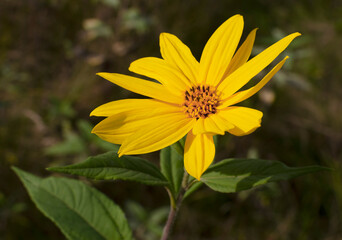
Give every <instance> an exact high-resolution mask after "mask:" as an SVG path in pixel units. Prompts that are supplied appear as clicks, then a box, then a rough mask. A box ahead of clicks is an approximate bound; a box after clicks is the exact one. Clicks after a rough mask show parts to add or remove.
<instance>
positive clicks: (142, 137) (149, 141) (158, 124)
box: [119, 113, 196, 156]
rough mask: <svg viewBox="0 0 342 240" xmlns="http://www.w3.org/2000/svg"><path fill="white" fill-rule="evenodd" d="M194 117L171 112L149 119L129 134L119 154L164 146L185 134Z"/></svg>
mask: <svg viewBox="0 0 342 240" xmlns="http://www.w3.org/2000/svg"><path fill="white" fill-rule="evenodd" d="M195 121H196V120H195V119H191V118H188V117H186V115H185V114H184V113H172V114H168V115H161V116H158V117H155V118H153V119H149V122H148V124H146V125H145V126H144V127H141V128H140V129H137V131H136V132H135V133H134V134H132V135H131V136H129V137H128V138H127V139H126V140H125V141H124V142H123V143H122V145H121V148H120V150H119V156H122V155H130V154H143V153H149V152H154V151H157V150H160V149H162V148H165V147H167V146H169V145H171V144H173V143H175V142H177V141H178V140H179V139H181V138H182V137H184V136H185V134H187V133H188V132H189V131H190V129H191V128H192V127H193V125H194V123H195Z"/></svg>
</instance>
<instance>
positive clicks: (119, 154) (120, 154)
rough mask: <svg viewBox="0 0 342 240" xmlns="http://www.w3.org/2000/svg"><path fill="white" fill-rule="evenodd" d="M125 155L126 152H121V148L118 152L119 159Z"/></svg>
mask: <svg viewBox="0 0 342 240" xmlns="http://www.w3.org/2000/svg"><path fill="white" fill-rule="evenodd" d="M123 155H124V152H123V151H122V150H121V147H120V148H119V151H118V156H119V157H122V156H123Z"/></svg>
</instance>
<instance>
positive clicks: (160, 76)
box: [91, 15, 300, 180]
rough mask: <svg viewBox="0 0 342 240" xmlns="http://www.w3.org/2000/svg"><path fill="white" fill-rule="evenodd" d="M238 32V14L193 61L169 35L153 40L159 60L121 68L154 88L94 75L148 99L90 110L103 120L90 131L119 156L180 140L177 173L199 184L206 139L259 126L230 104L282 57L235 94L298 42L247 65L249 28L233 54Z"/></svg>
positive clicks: (209, 155)
mask: <svg viewBox="0 0 342 240" xmlns="http://www.w3.org/2000/svg"><path fill="white" fill-rule="evenodd" d="M242 30H243V17H242V16H241V15H235V16H233V17H231V18H229V19H228V20H227V21H226V22H224V23H223V24H222V25H221V26H220V27H219V28H218V29H217V30H216V31H215V32H214V34H213V35H212V36H211V37H210V39H209V41H208V42H207V44H206V45H205V47H204V50H203V53H202V56H201V59H200V61H199V62H198V61H197V60H196V59H195V57H194V56H193V55H192V53H191V51H190V49H189V48H188V47H187V46H186V45H184V44H183V43H182V42H181V41H180V40H179V39H178V38H177V37H176V36H174V35H172V34H169V33H162V34H160V51H161V55H162V59H161V58H155V57H146V58H141V59H138V60H136V61H134V62H132V63H131V65H130V67H129V70H130V71H132V72H134V73H137V74H140V75H144V76H146V77H149V78H153V79H156V80H157V81H158V82H160V83H156V82H153V81H148V80H143V79H140V78H136V77H130V76H127V75H122V74H117V73H98V75H99V76H101V77H103V78H105V79H107V80H109V81H111V82H113V83H115V84H117V85H119V86H121V87H123V88H125V89H127V90H130V91H132V92H135V93H138V94H141V95H144V96H147V97H150V99H125V100H118V101H113V102H109V103H106V104H104V105H102V106H100V107H98V108H96V109H95V110H94V111H93V112H92V113H91V115H95V116H103V117H107V118H106V119H104V120H103V121H101V122H100V123H99V124H98V125H96V126H95V127H94V129H93V133H95V134H97V135H98V136H99V137H100V138H102V139H104V140H106V141H108V142H112V143H115V144H121V148H120V150H119V156H122V155H127V154H143V153H149V152H153V151H157V150H160V149H162V148H165V147H167V146H169V145H171V144H173V143H175V142H176V141H178V140H180V139H181V138H182V137H184V136H185V135H186V134H187V137H186V141H185V147H184V166H185V169H186V171H187V172H188V173H189V174H190V175H192V176H193V177H195V178H196V179H198V180H200V177H201V175H202V173H203V172H204V171H205V170H206V169H207V168H208V167H209V165H210V164H211V163H212V161H213V159H214V156H215V146H214V142H213V135H216V134H220V135H223V134H224V133H225V132H229V133H231V134H234V135H236V136H242V135H246V134H249V133H251V132H253V131H254V130H255V129H256V128H258V127H260V123H261V118H262V115H263V114H262V112H260V111H258V110H255V109H251V108H247V107H239V106H233V105H234V104H237V103H239V102H241V101H243V100H245V99H247V98H249V97H251V96H252V95H253V94H255V93H256V92H258V91H259V90H260V89H261V88H262V87H263V86H264V85H265V84H266V83H267V82H268V81H269V80H270V79H271V78H272V77H273V76H274V74H275V73H276V72H277V71H278V70H279V69H280V68H281V67H282V66H283V64H284V63H285V61H286V59H287V58H288V57H285V58H284V59H283V60H282V61H280V62H279V63H278V64H277V65H276V66H275V67H274V68H273V69H272V70H271V71H270V72H269V73H268V74H267V75H266V76H265V77H264V78H263V79H262V80H261V81H260V82H259V83H258V84H256V85H255V86H254V87H251V88H249V89H247V90H244V91H239V92H238V90H239V89H240V88H242V87H243V86H244V85H245V84H246V83H248V81H249V80H250V79H252V78H253V77H254V76H255V75H257V74H258V73H259V72H260V71H262V70H263V69H264V68H265V67H267V66H268V65H269V64H270V63H271V62H272V61H273V60H274V59H275V58H276V57H277V56H278V55H279V54H280V53H281V52H282V51H284V50H285V48H286V47H287V46H288V45H289V44H290V43H291V41H292V40H293V39H294V38H295V37H297V36H299V35H300V34H299V33H293V34H291V35H289V36H287V37H285V38H283V39H281V40H280V41H278V42H276V43H275V44H273V45H272V46H270V47H269V48H267V49H266V50H264V51H263V52H262V53H260V54H258V55H257V56H255V57H254V58H252V59H251V60H249V61H247V60H248V59H249V57H250V54H251V51H252V47H253V44H254V39H255V33H256V29H254V30H253V31H252V32H251V33H250V34H249V35H248V37H247V38H246V40H245V41H244V42H243V44H242V45H241V47H240V48H239V49H238V50H237V51H236V52H235V50H236V48H237V46H238V43H239V41H240V38H241V34H242Z"/></svg>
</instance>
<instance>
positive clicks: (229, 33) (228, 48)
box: [199, 15, 243, 86]
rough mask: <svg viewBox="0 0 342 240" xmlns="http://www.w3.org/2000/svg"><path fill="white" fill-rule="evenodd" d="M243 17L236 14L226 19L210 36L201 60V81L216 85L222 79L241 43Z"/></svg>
mask: <svg viewBox="0 0 342 240" xmlns="http://www.w3.org/2000/svg"><path fill="white" fill-rule="evenodd" d="M242 30H243V18H242V16H241V15H235V16H233V17H231V18H229V19H228V20H227V21H225V22H224V23H223V24H222V25H221V26H220V27H219V28H218V29H217V30H216V31H215V32H214V34H213V35H212V36H211V37H210V39H209V40H208V42H207V44H206V45H205V47H204V49H203V53H202V56H201V61H200V70H199V82H200V83H204V82H205V83H207V84H209V85H211V86H216V85H217V84H218V83H219V82H220V81H221V79H222V77H223V74H224V73H225V71H226V69H227V67H228V66H229V63H230V60H231V59H232V57H233V54H234V52H235V50H236V47H237V46H238V44H239V41H240V38H241V34H242Z"/></svg>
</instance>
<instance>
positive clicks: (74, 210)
mask: <svg viewBox="0 0 342 240" xmlns="http://www.w3.org/2000/svg"><path fill="white" fill-rule="evenodd" d="M13 170H14V171H15V172H16V174H17V175H18V177H19V178H20V180H21V181H22V182H23V184H24V186H25V188H26V189H27V191H28V193H29V195H30V197H31V199H32V201H33V202H34V203H35V204H36V206H37V208H38V209H39V210H40V211H42V212H43V213H44V214H45V216H47V217H48V218H50V219H51V220H52V221H53V222H54V223H55V224H56V225H57V226H58V227H59V228H60V229H61V230H62V232H63V233H64V235H65V236H66V237H67V238H68V239H72V240H80V239H82V240H88V239H89V240H97V239H99V240H104V239H108V240H111V239H120V240H126V239H132V232H131V230H130V228H129V226H128V223H127V220H126V218H125V215H124V213H123V212H122V210H121V209H120V207H118V206H117V205H116V204H114V203H113V202H112V201H111V200H110V199H109V198H107V197H106V196H105V195H104V194H102V193H101V192H99V191H97V190H96V189H94V188H92V187H90V186H87V185H86V184H84V183H82V182H80V181H76V180H72V179H66V178H56V177H49V178H45V179H43V178H40V177H37V176H34V175H32V174H29V173H27V172H24V171H22V170H20V169H18V168H15V167H13Z"/></svg>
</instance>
